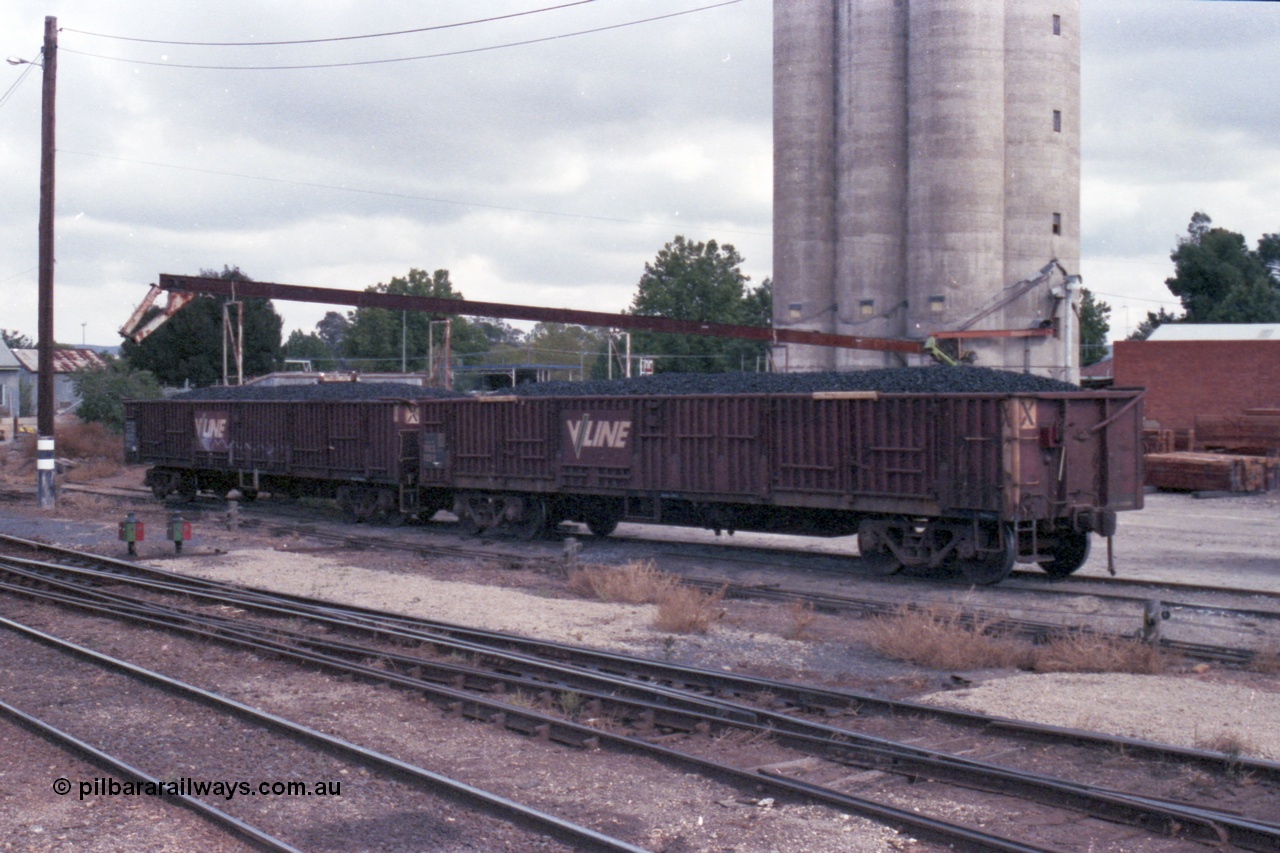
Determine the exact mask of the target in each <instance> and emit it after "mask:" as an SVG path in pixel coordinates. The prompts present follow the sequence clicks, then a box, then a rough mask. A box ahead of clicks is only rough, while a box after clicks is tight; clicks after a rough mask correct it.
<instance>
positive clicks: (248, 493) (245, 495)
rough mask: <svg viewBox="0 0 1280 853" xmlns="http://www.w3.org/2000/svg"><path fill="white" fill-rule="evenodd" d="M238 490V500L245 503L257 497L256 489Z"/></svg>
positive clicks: (249, 502) (251, 501)
mask: <svg viewBox="0 0 1280 853" xmlns="http://www.w3.org/2000/svg"><path fill="white" fill-rule="evenodd" d="M239 491H240V500H242V501H244V502H245V503H247V504H251V503H253V502H254V501H256V500H257V499H258V490H257V489H249V488H244V489H240V490H239Z"/></svg>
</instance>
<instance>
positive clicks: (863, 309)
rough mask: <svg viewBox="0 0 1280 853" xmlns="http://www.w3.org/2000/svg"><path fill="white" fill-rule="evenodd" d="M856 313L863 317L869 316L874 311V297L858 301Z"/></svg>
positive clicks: (873, 313)
mask: <svg viewBox="0 0 1280 853" xmlns="http://www.w3.org/2000/svg"><path fill="white" fill-rule="evenodd" d="M858 313H860V314H861V315H862V316H863V317H871V316H874V315H875V313H876V301H875V300H874V299H863V300H861V301H860V302H858Z"/></svg>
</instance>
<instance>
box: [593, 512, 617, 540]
mask: <svg viewBox="0 0 1280 853" xmlns="http://www.w3.org/2000/svg"><path fill="white" fill-rule="evenodd" d="M587 529H588V530H590V531H591V535H592V536H599V537H600V538H601V539H603V538H604V537H606V536H608V535H609V534H611V533H613V531H615V530H617V529H618V517H617V516H616V515H612V514H601V515H597V516H593V517H591V518H588V519H587Z"/></svg>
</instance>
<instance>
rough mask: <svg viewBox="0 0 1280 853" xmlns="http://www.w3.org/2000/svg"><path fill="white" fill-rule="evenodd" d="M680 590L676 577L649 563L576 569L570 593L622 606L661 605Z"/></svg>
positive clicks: (634, 562) (570, 578)
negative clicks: (674, 592)
mask: <svg viewBox="0 0 1280 853" xmlns="http://www.w3.org/2000/svg"><path fill="white" fill-rule="evenodd" d="M679 586H680V581H679V579H678V578H676V577H675V575H671V574H668V573H666V572H660V571H658V570H657V569H656V568H654V565H653V563H652V562H649V561H639V560H637V561H633V562H630V563H627V564H626V565H625V566H622V567H620V568H609V567H606V566H596V567H593V568H586V569H577V570H575V571H573V572H572V573H570V575H569V591H570V592H572V593H574V594H575V595H581V596H584V597H586V598H597V599H599V600H600V601H613V602H618V603H622V604H658V603H660V602H661V601H662V600H663V599H664V598H666V597H667V596H668V595H670V594H671V592H672V591H673V590H675V589H677V588H678V587H679Z"/></svg>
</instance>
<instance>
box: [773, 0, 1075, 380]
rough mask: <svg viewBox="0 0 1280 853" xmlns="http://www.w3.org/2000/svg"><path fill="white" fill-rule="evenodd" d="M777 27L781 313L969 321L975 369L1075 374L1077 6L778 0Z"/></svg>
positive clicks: (837, 322) (1009, 1)
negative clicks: (1040, 332) (1069, 303)
mask: <svg viewBox="0 0 1280 853" xmlns="http://www.w3.org/2000/svg"><path fill="white" fill-rule="evenodd" d="M774 24H775V31H774V44H775V53H774V78H775V79H774V109H775V113H774V133H775V178H774V186H775V190H774V198H775V208H774V244H775V255H774V306H775V308H774V316H775V323H776V324H777V325H779V326H792V327H798V328H809V329H818V330H821V331H836V332H840V333H843V334H849V335H864V336H874V337H908V338H914V339H920V340H923V339H924V338H925V337H927V336H929V335H930V334H933V333H937V332H944V333H945V332H952V333H955V332H963V333H965V334H967V335H970V336H972V337H966V338H963V339H961V340H959V341H958V345H959V348H960V349H961V350H968V351H972V352H973V353H974V355H975V358H976V362H977V363H978V364H982V365H986V366H992V367H1004V368H1008V369H1016V370H1029V371H1033V372H1036V373H1041V374H1046V375H1053V376H1061V377H1071V376H1072V375H1073V374H1072V365H1071V364H1070V363H1069V361H1070V356H1069V354H1070V353H1072V352H1074V346H1075V344H1074V342H1073V340H1072V339H1073V338H1074V337H1076V336H1077V335H1078V333H1077V332H1076V331H1075V330H1076V328H1077V324H1076V323H1074V322H1072V321H1070V320H1069V318H1068V316H1067V315H1068V314H1069V313H1070V312H1069V311H1068V309H1067V307H1066V303H1065V302H1064V297H1066V298H1069V297H1070V293H1071V289H1070V287H1067V285H1071V284H1074V279H1068V275H1070V274H1074V273H1075V272H1076V271H1077V269H1076V265H1077V263H1078V259H1079V192H1080V177H1079V176H1080V144H1079V139H1080V137H1079V124H1080V122H1079V103H1080V95H1079V91H1080V86H1079V79H1080V62H1079V50H1080V42H1079V35H1078V32H1079V31H1078V27H1079V0H776V2H775V4H774ZM828 216H829V217H830V218H829V219H825V218H824V217H828ZM1055 259H1056V260H1057V262H1058V263H1057V264H1052V263H1051V262H1052V261H1053V260H1055ZM1042 273H1043V274H1042ZM824 309H829V311H830V313H829V314H828V313H824ZM1042 328H1052V329H1054V330H1055V334H1054V335H1053V336H1050V337H1044V336H1039V337H1037V336H1034V334H1033V335H1031V336H1010V335H1008V334H1007V333H1010V332H1013V333H1016V334H1017V335H1024V334H1026V333H1028V332H1032V333H1034V331H1035V330H1037V329H1042ZM995 331H998V332H1003V333H1006V334H1004V335H993V336H989V337H988V336H984V333H987V332H995ZM899 358H900V357H899V356H894V355H885V354H882V353H877V352H859V351H855V350H840V351H822V350H815V349H808V348H806V349H804V350H803V351H802V350H798V349H794V348H793V349H792V351H791V352H789V353H786V354H785V355H784V356H783V358H782V359H780V361H781V362H782V363H780V364H779V368H780V369H792V370H795V369H801V370H813V369H828V368H841V369H844V368H856V367H869V366H881V365H886V364H897V363H901V361H898V360H897V359H899Z"/></svg>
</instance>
